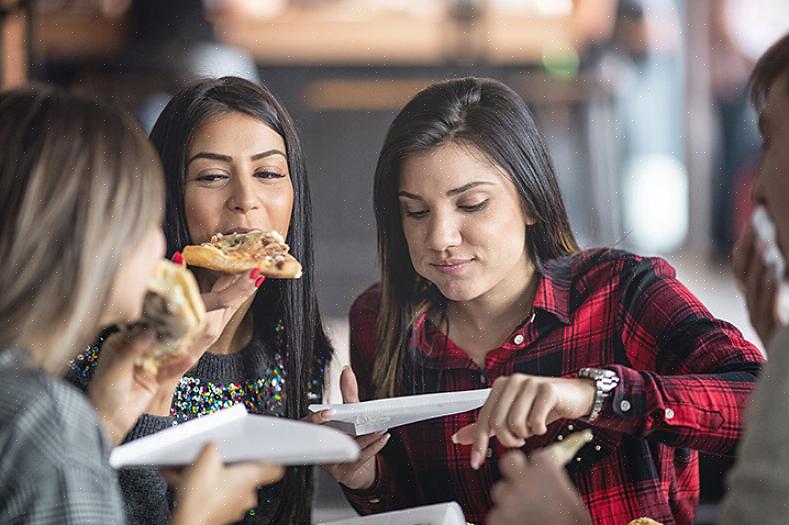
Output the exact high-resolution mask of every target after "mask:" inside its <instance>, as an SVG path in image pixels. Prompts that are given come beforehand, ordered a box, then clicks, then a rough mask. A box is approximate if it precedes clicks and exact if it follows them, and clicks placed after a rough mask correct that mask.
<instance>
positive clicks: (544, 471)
mask: <svg viewBox="0 0 789 525" xmlns="http://www.w3.org/2000/svg"><path fill="white" fill-rule="evenodd" d="M499 465H500V470H501V476H502V479H501V481H499V482H498V483H496V484H495V485H494V486H493V488H492V489H491V494H490V495H491V498H492V500H493V508H492V509H491V511H490V512H489V513H488V516H487V523H488V524H489V525H530V524H534V525H545V524H547V523H550V524H551V525H590V524H591V523H592V521H591V519H590V518H589V516H588V514H587V512H586V509H585V508H584V505H583V502H582V501H581V498H580V497H579V496H578V493H577V492H576V490H575V488H574V487H573V486H572V483H570V480H569V479H568V477H567V474H566V473H565V472H564V470H563V469H562V468H561V467H559V466H557V465H556V463H555V461H552V459H551V455H550V453H548V452H544V451H537V452H535V453H533V454H532V455H531V456H530V457H529V459H528V460H527V459H526V456H525V455H524V454H523V453H522V452H520V451H513V452H510V453H508V454H507V455H505V456H504V457H502V459H501V462H500V463H499Z"/></svg>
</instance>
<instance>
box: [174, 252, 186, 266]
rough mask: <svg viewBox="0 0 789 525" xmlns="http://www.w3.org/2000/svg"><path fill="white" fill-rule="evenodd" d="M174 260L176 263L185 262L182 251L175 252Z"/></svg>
mask: <svg viewBox="0 0 789 525" xmlns="http://www.w3.org/2000/svg"><path fill="white" fill-rule="evenodd" d="M172 261H173V262H174V263H175V264H183V263H184V256H183V255H181V252H175V253H174V254H173V257H172Z"/></svg>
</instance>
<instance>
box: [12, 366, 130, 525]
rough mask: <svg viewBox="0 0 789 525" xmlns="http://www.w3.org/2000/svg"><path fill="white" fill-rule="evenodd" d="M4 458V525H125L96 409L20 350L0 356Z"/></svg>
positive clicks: (119, 497)
mask: <svg viewBox="0 0 789 525" xmlns="http://www.w3.org/2000/svg"><path fill="white" fill-rule="evenodd" d="M0 458H2V461H0V522H3V523H18V524H23V523H24V524H36V525H39V524H41V525H43V524H50V523H51V524H63V523H67V524H73V525H79V524H89V523H93V524H113V523H124V522H125V520H124V513H123V501H122V499H121V494H120V491H119V490H118V482H117V480H116V478H115V474H114V472H113V471H112V469H111V468H110V465H109V462H108V460H107V449H106V443H105V440H104V434H103V430H102V429H101V427H100V426H99V422H98V419H97V417H96V413H95V411H94V410H93V407H92V406H91V405H90V403H89V402H88V400H87V399H86V398H85V396H84V395H83V393H82V392H80V391H79V390H77V389H75V388H74V387H73V386H72V385H69V384H68V383H66V382H65V381H63V380H62V379H57V378H53V377H49V376H47V375H45V374H44V373H43V372H41V371H39V370H37V369H36V368H35V367H34V366H33V364H32V360H31V358H30V355H29V354H27V353H26V352H23V351H20V350H0Z"/></svg>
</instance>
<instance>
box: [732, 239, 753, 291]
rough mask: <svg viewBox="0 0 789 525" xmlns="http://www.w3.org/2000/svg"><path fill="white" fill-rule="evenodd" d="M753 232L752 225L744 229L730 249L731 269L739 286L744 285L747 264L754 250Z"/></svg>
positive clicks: (749, 262)
mask: <svg viewBox="0 0 789 525" xmlns="http://www.w3.org/2000/svg"><path fill="white" fill-rule="evenodd" d="M754 241H755V234H754V231H753V227H752V226H750V225H749V226H748V227H746V228H745V229H744V231H743V232H742V234H741V235H740V238H739V239H738V240H737V243H736V244H735V245H734V249H733V250H732V271H733V272H734V277H735V279H736V280H737V282H738V283H739V285H740V286H741V287H744V284H745V280H746V277H747V275H748V266H749V265H750V264H751V260H752V258H753V252H755V249H754V248H755V242H754Z"/></svg>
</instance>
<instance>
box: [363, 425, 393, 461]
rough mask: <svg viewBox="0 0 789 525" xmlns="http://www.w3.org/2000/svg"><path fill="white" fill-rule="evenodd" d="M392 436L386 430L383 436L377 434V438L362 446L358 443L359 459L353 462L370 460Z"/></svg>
mask: <svg viewBox="0 0 789 525" xmlns="http://www.w3.org/2000/svg"><path fill="white" fill-rule="evenodd" d="M391 437H392V435H391V434H389V433H388V432H387V433H386V434H384V435H383V436H378V439H376V440H375V441H373V442H372V443H370V444H369V445H367V446H365V447H362V445H361V444H360V445H359V448H360V449H361V450H360V451H359V459H358V460H357V461H356V462H355V463H356V464H361V463H366V462H367V461H369V460H371V459H372V458H374V457H375V455H376V454H378V453H379V452H380V451H381V450H383V448H384V447H385V446H386V444H387V443H389V439H390V438H391Z"/></svg>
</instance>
